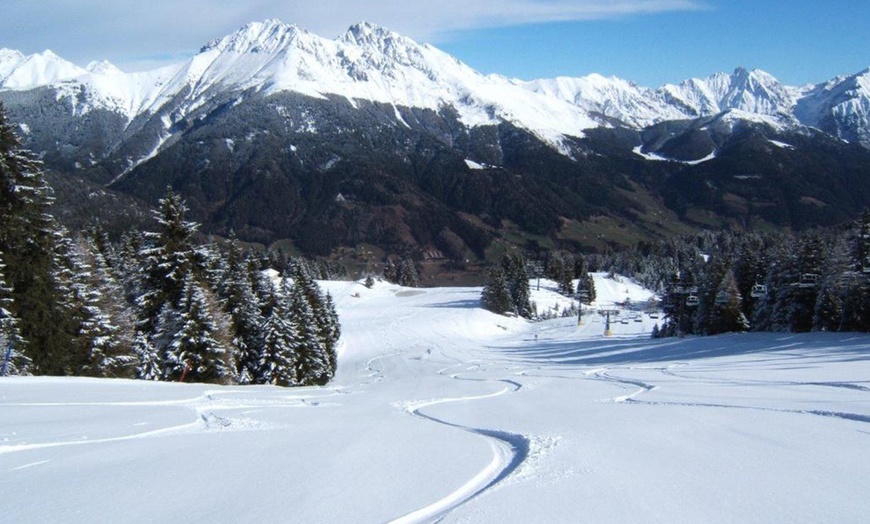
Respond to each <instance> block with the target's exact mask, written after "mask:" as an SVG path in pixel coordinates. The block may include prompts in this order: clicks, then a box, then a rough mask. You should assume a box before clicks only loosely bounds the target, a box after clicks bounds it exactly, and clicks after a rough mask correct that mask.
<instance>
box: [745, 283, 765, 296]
mask: <svg viewBox="0 0 870 524" xmlns="http://www.w3.org/2000/svg"><path fill="white" fill-rule="evenodd" d="M749 296H751V297H752V298H761V297H764V296H767V286H765V285H764V284H755V285H754V286H752V291H750V292H749Z"/></svg>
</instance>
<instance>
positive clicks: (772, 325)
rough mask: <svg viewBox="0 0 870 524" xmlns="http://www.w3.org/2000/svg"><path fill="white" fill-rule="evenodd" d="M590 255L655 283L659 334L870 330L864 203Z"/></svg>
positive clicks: (868, 231)
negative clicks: (858, 208) (832, 220)
mask: <svg viewBox="0 0 870 524" xmlns="http://www.w3.org/2000/svg"><path fill="white" fill-rule="evenodd" d="M588 259H589V261H590V266H591V268H592V269H594V270H596V271H613V272H617V273H621V274H624V275H628V276H631V277H633V278H635V279H636V280H638V281H639V282H640V283H642V284H643V285H645V286H647V287H649V288H650V289H654V290H656V291H658V292H659V293H660V295H661V296H662V306H663V307H664V309H665V313H666V315H665V317H666V318H665V321H664V323H663V325H662V326H661V328H660V329H658V330H656V331H657V332H658V334H659V335H660V336H674V335H683V334H697V335H713V334H717V333H725V332H739V331H790V332H807V331H862V332H866V331H870V212H865V213H864V214H863V215H862V216H861V217H860V218H859V219H858V220H857V221H855V223H853V224H851V225H848V226H844V227H840V228H830V229H826V230H815V231H807V232H801V233H790V232H786V231H781V232H777V233H755V232H703V233H699V234H697V235H693V236H689V237H683V238H677V239H673V240H670V241H667V242H660V243H642V244H640V245H638V246H637V248H636V249H633V250H627V251H624V252H621V253H616V254H606V255H592V256H589V257H588Z"/></svg>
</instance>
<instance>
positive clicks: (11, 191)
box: [0, 106, 71, 375]
mask: <svg viewBox="0 0 870 524" xmlns="http://www.w3.org/2000/svg"><path fill="white" fill-rule="evenodd" d="M51 202H52V198H51V196H50V195H49V188H48V185H47V184H46V183H45V178H44V175H43V173H42V170H41V166H40V164H39V162H38V161H36V160H35V159H34V158H33V157H32V155H31V154H30V153H29V152H28V151H26V150H24V149H22V147H21V142H20V140H19V138H18V136H17V135H16V134H15V132H14V131H13V129H12V126H10V125H9V124H8V123H7V122H6V114H5V110H4V109H3V107H2V106H0V252H3V254H4V262H5V264H6V282H7V284H8V285H9V287H10V288H11V289H12V292H11V294H12V299H13V301H12V303H11V310H10V313H11V314H12V315H13V316H14V317H16V318H17V319H18V330H19V334H20V336H21V337H22V338H23V339H24V341H25V343H26V348H27V350H26V351H27V356H28V358H30V359H31V360H32V368H31V369H32V371H33V373H37V374H53V375H60V374H63V373H64V372H65V359H66V357H67V352H68V351H69V347H70V342H71V336H70V333H69V330H68V327H69V326H68V319H67V318H65V312H64V311H63V310H62V308H61V307H60V306H59V304H61V303H62V302H63V301H64V297H63V291H62V290H60V289H59V288H58V286H57V281H56V279H55V271H56V260H55V246H54V243H55V241H56V240H57V238H58V236H59V235H60V232H59V228H58V226H57V224H56V223H55V221H54V219H53V218H52V217H51V215H50V214H49V213H48V211H49V208H50V206H51Z"/></svg>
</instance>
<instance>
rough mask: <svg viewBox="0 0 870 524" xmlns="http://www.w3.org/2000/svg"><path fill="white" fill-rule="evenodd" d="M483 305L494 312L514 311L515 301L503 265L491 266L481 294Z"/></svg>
mask: <svg viewBox="0 0 870 524" xmlns="http://www.w3.org/2000/svg"><path fill="white" fill-rule="evenodd" d="M480 304H481V306H482V307H483V308H484V309H486V310H489V311H492V312H493V313H508V312H510V311H513V309H514V307H513V301H512V300H511V293H510V290H509V289H508V284H507V280H506V279H505V276H504V271H503V270H502V268H501V266H493V267H491V268H489V271H488V272H487V275H486V281H485V282H484V284H483V291H482V293H481V295H480Z"/></svg>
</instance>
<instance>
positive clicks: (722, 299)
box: [716, 291, 728, 306]
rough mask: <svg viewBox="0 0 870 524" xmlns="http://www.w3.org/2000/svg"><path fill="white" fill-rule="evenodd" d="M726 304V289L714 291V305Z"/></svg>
mask: <svg viewBox="0 0 870 524" xmlns="http://www.w3.org/2000/svg"><path fill="white" fill-rule="evenodd" d="M726 304H728V292H727V291H720V292H718V293H716V305H717V306H724V305H726Z"/></svg>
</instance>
